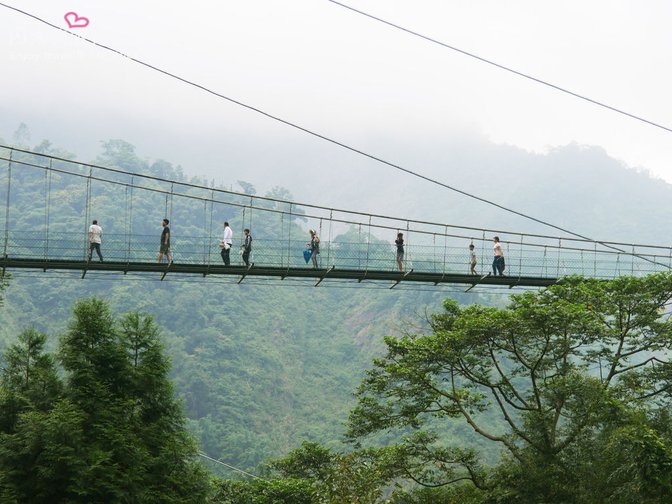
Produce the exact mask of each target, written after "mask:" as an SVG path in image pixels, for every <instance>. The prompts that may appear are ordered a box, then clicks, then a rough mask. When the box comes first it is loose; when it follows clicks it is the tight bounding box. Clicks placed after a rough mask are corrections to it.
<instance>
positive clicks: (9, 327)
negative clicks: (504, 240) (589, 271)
mask: <svg viewBox="0 0 672 504" xmlns="http://www.w3.org/2000/svg"><path fill="white" fill-rule="evenodd" d="M3 143H5V142H3ZM30 147H32V148H33V149H34V150H36V151H41V152H45V153H53V154H56V155H60V156H62V157H69V158H72V157H74V155H73V154H71V153H68V152H64V151H63V150H61V149H59V148H57V147H55V146H52V145H51V144H49V142H42V143H40V144H39V145H36V146H30ZM472 147H473V146H472ZM477 147H483V148H482V149H481V150H475V151H469V155H467V154H465V152H463V153H462V154H463V155H462V157H461V158H460V161H461V163H460V168H459V169H457V170H456V171H453V170H452V168H448V167H447V168H445V169H434V170H433V171H434V173H431V175H433V176H436V177H437V178H440V179H443V180H450V181H451V182H454V183H455V185H457V186H460V184H462V186H463V187H465V185H466V188H467V189H474V192H476V193H478V194H480V195H483V196H486V197H492V199H494V200H497V201H498V202H500V203H503V204H505V205H510V206H511V207H513V208H515V209H517V210H525V211H526V212H529V213H531V214H533V215H535V216H537V217H540V218H548V219H549V220H551V221H553V222H555V223H556V224H559V225H563V226H566V227H569V228H572V229H576V230H577V231H579V232H582V233H585V234H591V235H594V236H595V237H597V238H602V239H615V240H624V241H628V242H630V241H632V242H636V241H647V242H656V243H663V244H664V243H665V241H666V238H665V235H664V231H665V230H666V229H667V225H666V221H667V220H668V219H666V218H665V216H664V213H663V212H660V211H659V209H661V208H665V204H666V203H667V201H668V199H669V196H670V194H671V192H670V185H669V184H666V183H664V182H662V181H660V180H654V179H651V178H649V177H648V176H647V175H646V174H644V173H639V172H635V171H633V170H629V169H626V168H625V167H624V166H622V165H621V164H620V163H618V162H616V161H614V160H612V159H609V158H608V157H607V156H606V155H605V154H604V153H603V152H602V151H601V150H600V149H597V148H583V147H579V146H567V147H565V148H559V149H556V150H554V151H552V152H550V153H549V154H547V155H531V154H528V153H525V152H523V151H520V150H517V149H514V148H509V147H502V146H493V145H480V146H477ZM456 152H457V147H456ZM419 156H420V158H423V156H424V157H427V158H429V157H431V153H430V152H429V151H428V150H425V151H424V153H420V154H419ZM420 160H421V161H422V159H420ZM92 161H95V162H96V163H99V164H102V165H105V166H117V167H120V168H122V169H125V170H130V171H134V172H138V173H150V174H155V175H159V176H161V177H166V178H174V179H177V180H192V181H194V182H196V183H205V184H206V185H207V181H205V180H203V179H199V178H198V177H197V174H191V173H189V169H188V167H185V168H182V167H175V166H173V165H172V164H171V163H170V162H167V161H163V160H157V161H153V162H149V161H147V160H145V159H143V158H142V157H141V156H140V155H138V154H136V152H135V150H134V148H133V147H132V146H131V145H130V144H128V143H126V142H124V141H120V140H111V141H108V142H104V144H103V150H102V152H101V154H100V156H99V157H98V158H97V159H95V160H92ZM432 166H437V164H436V163H432ZM445 166H448V165H445ZM450 166H454V165H450ZM430 171H432V170H430ZM186 173H189V174H188V175H186ZM41 176H42V178H40V177H39V176H38V175H26V176H25V178H23V179H21V176H19V175H17V180H18V181H19V182H18V183H17V184H16V186H15V188H16V191H15V192H14V193H13V195H12V198H13V202H14V205H15V206H14V207H13V208H16V209H17V210H18V211H15V212H13V214H12V215H11V219H13V220H14V222H13V224H12V226H13V227H18V228H21V229H26V230H33V231H37V232H39V229H41V228H40V226H42V225H43V220H44V216H43V210H42V207H41V206H40V207H39V208H38V207H37V206H36V204H35V202H37V201H39V202H42V201H43V199H44V193H43V191H44V175H43V174H42V175H41ZM239 178H240V177H239ZM255 182H256V181H255V180H251V181H250V183H251V184H253V185H254V184H255ZM359 182H360V183H358V181H355V180H347V181H344V186H345V187H344V189H343V194H341V195H340V196H339V201H341V204H340V205H339V206H340V207H348V206H352V207H354V209H358V210H359V209H364V208H367V209H376V208H375V207H376V205H380V211H381V212H390V213H393V214H395V215H396V214H398V213H399V212H398V211H395V210H396V209H399V208H404V209H410V210H409V212H408V213H409V217H422V218H425V219H428V220H439V221H448V222H450V223H457V224H467V223H468V224H470V225H474V226H478V225H486V226H489V227H494V228H500V227H501V228H510V229H513V230H523V229H524V230H528V231H531V230H536V231H539V230H540V228H539V227H538V226H533V225H531V224H530V225H529V227H527V225H525V227H523V226H524V225H523V224H522V223H521V220H520V219H518V218H513V217H509V216H507V215H505V214H503V213H502V212H501V211H500V210H496V209H495V210H491V209H484V208H483V207H482V206H478V205H476V206H473V207H472V206H470V204H469V203H467V202H466V200H463V199H455V197H454V196H453V195H452V193H448V192H446V191H445V190H439V189H437V188H435V187H432V186H428V185H426V184H424V183H420V182H417V183H416V182H411V183H407V182H406V181H401V180H399V179H392V178H390V179H389V180H386V181H385V183H384V185H386V188H385V190H384V191H364V190H363V187H373V185H371V184H369V180H368V178H367V176H366V175H362V180H360V181H359ZM361 182H365V183H361ZM53 183H54V188H55V191H56V194H57V195H58V197H57V198H55V199H54V203H53V205H54V206H53V207H52V210H51V211H52V222H51V226H54V227H53V228H52V229H56V230H59V229H60V230H62V231H63V232H64V233H65V232H72V231H79V230H83V229H84V215H85V209H84V208H82V207H81V206H80V207H77V203H76V202H77V201H78V198H76V197H75V196H76V195H78V194H81V192H82V191H83V190H84V188H83V187H82V185H81V183H79V184H75V183H74V182H73V181H70V180H67V178H55V179H54V181H53ZM378 183H379V184H381V183H382V182H380V181H379V182H378ZM247 189H248V191H249V190H250V189H251V187H250V186H248V187H247ZM302 189H303V188H302V187H300V183H297V188H295V187H294V185H293V183H292V181H291V180H288V181H287V185H286V187H285V188H276V191H280V192H285V193H287V192H290V193H291V192H294V191H299V192H300V191H302ZM334 191H336V192H338V191H340V188H338V187H335V186H332V189H331V192H332V193H333V192H334ZM365 194H366V196H365ZM92 195H93V197H94V200H95V201H96V205H97V206H96V208H97V209H99V212H100V213H101V214H102V215H104V216H110V215H114V214H115V212H116V214H117V215H119V213H121V212H122V209H121V208H120V205H119V197H120V196H119V194H114V193H111V192H109V191H108V190H107V189H105V188H104V187H96V186H94V187H93V189H92ZM332 197H333V194H332ZM358 198H366V200H362V201H365V204H364V203H362V204H357V203H358ZM297 199H301V198H297ZM311 199H312V200H313V201H314V200H315V193H311ZM79 201H81V198H79ZM135 204H136V207H135V208H134V212H135V215H136V219H135V220H134V224H133V226H134V228H133V232H134V233H138V234H145V235H148V236H156V242H157V243H158V235H159V233H160V221H161V218H162V217H163V216H164V215H163V214H164V204H163V201H162V200H158V199H157V200H152V199H151V198H148V199H147V200H145V201H137V202H136V203H135ZM40 205H41V203H40ZM371 207H373V208H371ZM225 218H227V219H229V220H230V221H231V222H232V224H233V226H234V229H236V230H238V229H240V228H241V227H242V215H240V213H238V211H237V210H233V209H232V210H230V213H228V214H224V213H222V214H219V215H216V216H215V220H216V222H218V223H219V224H220V225H221V222H222V221H223V220H224V219H225ZM100 220H101V221H102V224H103V226H104V228H105V229H106V231H107V232H121V231H122V229H123V226H122V224H121V222H122V219H121V217H118V218H117V219H110V218H108V219H107V222H105V221H104V220H103V218H102V217H101V218H100ZM173 220H174V222H175V227H174V230H175V231H174V232H175V233H178V229H179V232H180V233H183V234H188V233H189V230H194V232H196V230H198V229H201V228H202V227H203V222H202V220H203V217H202V210H201V211H200V213H197V212H195V211H193V212H190V211H189V209H184V210H181V211H180V212H179V213H177V214H176V215H174V217H173ZM493 222H495V223H496V225H494V226H493V225H492V223H493ZM178 223H179V224H178ZM256 225H257V227H256V228H253V234H255V233H257V234H258V235H261V234H262V233H263V234H265V235H267V236H272V233H273V225H272V224H268V223H267V224H264V223H262V222H259V223H256ZM293 226H294V228H293V230H294V231H293V232H295V233H296V234H297V236H298V235H300V234H301V233H304V234H305V233H306V230H307V226H306V224H305V223H304V222H303V221H301V220H300V218H297V219H296V220H295V221H294V223H293ZM545 231H546V232H548V231H547V230H545ZM336 240H338V237H336ZM152 260H153V259H152ZM79 277H80V275H79V274H76V273H74V274H70V273H65V272H48V273H43V272H41V271H38V272H25V271H19V272H14V278H13V279H12V282H11V284H10V287H9V288H8V290H7V291H6V293H5V297H6V299H5V304H4V306H3V307H2V308H0V321H1V323H0V350H2V349H3V348H4V347H6V346H7V345H8V344H11V343H12V342H14V341H15V338H16V337H17V335H18V334H19V333H20V332H21V331H22V330H23V329H25V328H28V327H35V328H36V329H38V330H40V331H43V332H45V333H47V334H48V335H49V339H48V341H47V343H46V344H47V347H48V348H51V349H53V348H55V344H56V339H57V336H58V335H59V334H60V333H62V332H63V331H64V330H65V324H66V322H67V320H68V319H69V317H70V312H71V309H72V306H73V305H74V303H75V302H76V301H77V300H78V299H80V298H83V297H89V296H99V297H102V298H104V299H106V300H107V301H108V302H109V303H110V306H111V307H112V310H113V311H114V312H115V313H125V312H129V311H140V312H146V313H149V314H151V315H153V316H154V317H155V319H156V322H157V323H158V325H159V326H160V327H161V328H162V329H163V331H162V335H163V340H164V342H165V346H166V350H167V352H168V353H169V355H170V356H171V358H172V362H173V367H172V372H171V378H172V380H173V382H174V384H175V390H176V392H177V394H178V396H179V397H180V399H181V400H182V401H183V403H184V406H185V409H186V416H187V423H188V427H189V429H190V430H191V431H192V432H193V433H194V434H195V435H196V436H197V438H198V439H199V441H200V443H201V448H202V450H203V451H204V452H205V453H207V454H208V455H210V456H212V457H215V458H221V460H223V461H225V462H227V463H230V464H233V465H235V466H238V467H241V468H245V469H254V468H255V467H256V466H257V465H258V464H259V463H261V462H263V461H266V460H268V459H269V458H272V457H278V456H281V455H283V454H285V453H287V452H288V451H290V450H291V449H293V448H296V447H298V446H299V445H300V444H301V442H302V441H304V440H309V441H319V442H321V443H323V444H326V445H328V446H337V445H338V444H339V443H340V441H341V439H342V438H343V435H344V431H345V429H344V423H345V422H346V420H347V416H348V412H349V410H350V409H351V408H352V407H353V405H354V398H353V395H352V394H353V391H354V390H355V388H356V386H357V384H358V383H359V382H360V380H361V378H362V376H363V373H364V370H365V369H367V368H368V367H369V364H370V362H371V358H372V357H373V356H376V355H379V354H380V353H381V352H382V351H383V348H384V345H383V342H382V337H383V336H384V335H388V334H399V333H400V332H402V329H403V327H404V324H406V323H408V322H409V321H412V322H413V323H417V324H421V323H422V319H423V314H424V313H425V311H426V310H428V311H430V312H436V311H438V310H439V309H440V306H441V303H442V300H443V298H445V297H446V296H451V297H455V298H457V300H458V301H459V302H461V303H464V304H469V303H472V302H475V301H478V302H482V303H483V302H484V303H487V304H501V303H502V302H503V301H504V299H503V296H501V295H498V294H494V295H492V296H487V295H482V294H468V295H463V294H460V291H459V290H458V291H455V290H454V289H448V290H446V289H437V290H426V291H425V290H423V291H404V290H392V291H390V290H387V289H385V290H372V289H367V288H365V286H360V287H359V288H358V286H356V285H346V286H344V285H329V283H328V282H324V283H323V284H321V286H320V287H319V288H313V287H312V284H309V285H310V286H306V285H305V284H303V285H302V284H290V285H285V284H283V283H282V282H280V281H270V282H266V283H263V284H261V283H254V282H243V283H242V284H240V285H237V284H236V283H235V282H234V281H222V280H221V279H220V280H217V279H211V278H206V279H198V280H197V279H189V280H188V281H182V280H180V279H177V278H174V279H168V281H164V282H160V281H159V278H158V277H156V276H152V275H144V276H140V277H131V276H129V277H123V276H121V275H116V274H96V275H94V274H91V273H89V274H87V277H86V279H85V280H81V279H80V278H79Z"/></svg>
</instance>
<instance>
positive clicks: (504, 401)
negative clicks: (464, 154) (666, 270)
mask: <svg viewBox="0 0 672 504" xmlns="http://www.w3.org/2000/svg"><path fill="white" fill-rule="evenodd" d="M671 297H672V275H669V274H659V275H653V276H650V277H647V278H629V277H621V278H618V279H616V280H613V281H609V282H604V281H598V280H584V279H580V278H567V279H565V280H563V282H562V283H560V284H558V285H554V286H552V287H549V288H547V289H544V290H542V291H539V292H526V293H523V294H519V295H513V296H511V303H510V305H509V306H508V307H506V308H503V309H501V308H486V307H483V306H478V305H473V306H469V307H466V308H460V307H459V306H458V305H457V304H456V303H455V302H453V301H451V300H446V302H445V304H444V308H445V310H444V312H443V313H441V314H437V315H434V316H432V317H431V320H430V326H431V329H432V332H431V334H425V335H422V334H408V335H404V336H403V337H399V338H395V337H388V338H386V340H385V341H386V344H387V354H386V355H385V357H383V358H380V359H377V360H375V361H374V367H373V368H372V369H371V370H369V371H368V372H367V376H366V378H365V379H364V380H363V382H362V384H361V385H360V387H359V389H358V391H357V397H358V404H357V406H356V407H355V409H354V410H353V411H352V412H351V415H350V422H349V437H350V438H352V439H353V440H362V439H364V438H366V437H367V436H368V435H370V434H373V433H378V432H388V431H389V432H398V433H400V438H401V439H400V442H399V444H398V446H397V448H396V452H395V453H396V456H395V457H393V458H392V459H391V460H390V463H392V464H394V465H395V467H397V468H398V470H399V474H401V475H404V476H405V477H406V478H409V479H412V480H414V481H415V482H417V483H419V484H421V485H425V486H427V487H442V486H445V485H448V484H450V483H458V482H464V481H469V482H471V483H472V484H473V485H474V486H475V487H476V488H477V489H479V490H481V491H482V492H483V493H482V495H495V494H496V495H498V499H499V500H498V502H509V501H513V500H518V501H523V502H635V501H637V502H648V501H647V500H646V499H654V500H652V501H651V502H659V501H658V500H655V499H658V498H659V497H660V496H661V495H665V494H666V495H670V492H672V479H671V478H670V467H672V466H671V465H670V464H671V463H672V449H671V446H672V443H671V439H670V437H669V422H668V423H667V424H666V425H667V426H666V427H665V428H663V427H662V426H661V424H660V422H659V425H658V426H656V422H655V419H656V418H660V416H661V412H662V411H666V408H668V407H669V403H670V391H671V390H672V388H671V387H672V380H671V378H672V375H671V369H672V363H671V362H670V353H669V352H670V350H671V349H672V323H671V322H670V320H669V316H668V315H667V314H665V313H664V307H665V306H666V304H667V303H668V302H669V300H670V298H671ZM446 418H454V419H459V420H460V421H462V422H464V423H465V424H466V425H468V426H469V428H470V430H471V431H472V432H473V433H475V434H476V435H477V436H478V437H480V438H483V439H485V440H488V441H490V442H492V443H497V444H498V445H499V446H501V448H502V450H503V453H502V461H501V463H500V464H499V466H498V467H497V468H495V470H487V469H486V468H485V466H484V465H483V464H482V462H481V459H480V457H479V454H478V453H477V452H476V451H475V450H473V449H468V448H464V443H463V442H459V443H457V444H456V443H450V442H449V440H446V439H442V438H441V437H440V436H439V435H438V434H437V430H436V429H435V427H436V426H437V425H439V424H440V423H441V422H442V421H444V419H446ZM663 423H665V422H663ZM666 429H667V430H666ZM458 441H461V440H458ZM624 446H629V447H630V449H628V450H624V449H623V447H624ZM615 455H617V456H615ZM607 461H608V462H607ZM599 482H602V483H601V484H598V483H599ZM605 482H609V483H608V484H607V483H605ZM619 489H627V492H628V495H629V496H630V499H631V498H635V500H628V499H625V497H623V496H624V495H625V494H624V492H623V491H621V490H619ZM633 496H634V497H633ZM505 497H506V498H505ZM507 498H508V499H509V500H506V499H507ZM623 499H625V500H623ZM637 499H639V500H637ZM660 502H662V501H660Z"/></svg>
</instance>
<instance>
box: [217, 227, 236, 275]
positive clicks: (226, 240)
mask: <svg viewBox="0 0 672 504" xmlns="http://www.w3.org/2000/svg"><path fill="white" fill-rule="evenodd" d="M231 245H233V231H231V228H230V227H229V223H228V222H225V223H224V237H223V238H222V241H220V242H219V247H220V248H221V249H222V260H223V261H224V266H228V265H229V264H231V258H230V256H229V254H230V253H231Z"/></svg>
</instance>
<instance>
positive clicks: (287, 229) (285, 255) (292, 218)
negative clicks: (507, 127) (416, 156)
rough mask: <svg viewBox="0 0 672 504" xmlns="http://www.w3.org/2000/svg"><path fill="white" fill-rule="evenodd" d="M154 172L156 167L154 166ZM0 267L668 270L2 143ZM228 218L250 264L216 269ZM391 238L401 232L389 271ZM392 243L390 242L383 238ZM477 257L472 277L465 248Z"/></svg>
mask: <svg viewBox="0 0 672 504" xmlns="http://www.w3.org/2000/svg"><path fill="white" fill-rule="evenodd" d="M155 171H156V170H155ZM0 191H2V192H0V198H2V200H1V201H4V207H5V208H4V212H2V213H3V216H4V217H3V220H2V221H1V224H2V226H1V227H0V238H1V239H2V242H1V243H0V250H1V251H2V255H1V256H0V268H2V274H4V273H5V271H6V270H9V271H11V270H13V269H35V270H43V271H48V270H76V271H80V272H81V277H82V278H85V277H86V274H87V272H89V271H102V272H117V273H123V274H127V273H135V272H145V273H155V274H157V275H160V278H161V279H162V280H163V279H166V278H168V279H170V277H171V276H172V275H185V274H187V275H203V276H209V275H233V276H235V277H236V278H237V279H238V282H239V283H240V282H242V281H244V279H245V278H247V277H266V278H269V279H270V278H280V279H285V278H304V279H312V280H314V282H315V285H319V284H321V283H322V282H323V281H327V282H325V283H328V280H330V279H340V280H344V279H345V280H352V281H357V282H364V281H366V282H370V281H373V282H387V283H389V285H390V288H394V287H395V286H397V285H398V284H399V283H401V282H421V283H426V284H434V285H439V284H464V285H465V286H467V290H468V289H469V288H471V287H473V286H476V285H502V286H508V287H515V286H530V287H539V286H547V285H551V284H553V283H555V282H557V281H558V279H560V278H561V277H563V276H566V275H581V276H589V277H595V278H601V279H609V278H614V277H616V276H620V275H638V276H639V275H647V274H650V273H654V272H660V271H666V270H669V269H670V268H672V248H670V247H663V246H656V245H643V244H625V243H617V242H606V241H591V240H587V239H579V238H576V237H558V236H548V235H541V234H525V233H520V232H512V231H506V230H496V229H483V228H470V227H465V226H455V225H450V224H445V223H436V222H428V221H419V220H407V219H403V218H399V217H391V216H384V215H376V214H368V213H363V212H356V211H349V210H343V209H336V208H328V207H321V206H317V205H311V204H302V203H297V202H293V201H287V200H284V199H281V198H275V197H268V196H266V197H263V196H257V195H254V194H245V193H240V192H235V191H229V190H225V189H221V188H214V187H208V185H207V183H205V182H204V181H198V180H190V181H187V180H184V177H182V179H180V180H176V179H175V178H173V179H169V178H165V177H162V176H161V174H160V173H159V174H156V173H149V174H148V173H136V172H134V171H133V170H132V169H129V168H128V167H127V168H125V169H124V168H123V167H120V168H118V167H109V166H100V165H95V164H90V163H81V162H77V161H74V160H71V159H66V158H63V157H58V156H54V155H50V154H46V153H40V152H33V151H28V150H25V149H20V148H15V147H11V146H0ZM164 217H167V218H168V219H170V221H171V224H170V226H171V252H172V254H173V263H172V264H170V265H167V264H166V263H157V254H158V249H159V236H160V232H161V225H160V224H161V220H162V219H163V218H164ZM93 219H97V220H98V221H99V224H101V226H102V227H103V244H102V252H103V257H104V261H103V262H100V261H98V260H97V257H96V255H95V254H94V257H93V259H92V260H89V256H88V254H89V244H88V227H89V225H90V223H91V221H92V220H93ZM224 221H228V222H230V223H231V226H232V227H233V228H234V229H235V230H236V237H235V239H236V240H238V242H241V241H242V232H239V231H237V230H238V229H240V230H242V228H245V227H246V228H249V229H251V230H252V235H253V237H254V241H253V248H252V254H251V258H250V261H251V262H250V266H246V265H244V264H243V263H242V260H241V259H240V258H239V256H238V255H237V254H236V253H235V251H236V250H237V248H238V245H239V243H236V242H235V241H234V246H233V249H232V253H231V256H232V264H231V265H230V266H224V264H223V262H222V258H221V257H220V249H219V240H220V238H221V236H222V223H223V222H224ZM308 229H315V230H317V232H318V234H319V236H320V239H321V243H320V254H319V256H318V257H319V262H318V267H317V268H314V267H313V266H312V264H311V263H306V262H305V261H304V256H303V251H304V250H305V249H306V243H307V242H308V241H309V236H308ZM397 232H402V233H404V239H405V254H404V262H403V267H404V270H403V271H399V268H398V265H397V261H396V248H395V245H394V243H393V240H394V237H396V233H397ZM495 235H499V236H500V237H501V241H502V247H503V252H504V256H505V261H506V271H505V276H494V275H489V274H488V273H490V272H492V266H491V264H492V237H493V236H495ZM383 237H385V238H389V237H392V238H391V239H384V238H383ZM470 244H473V245H474V246H475V250H476V253H477V261H478V265H477V271H478V274H477V275H473V274H472V273H471V272H470V266H469V249H468V246H469V245H470Z"/></svg>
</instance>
